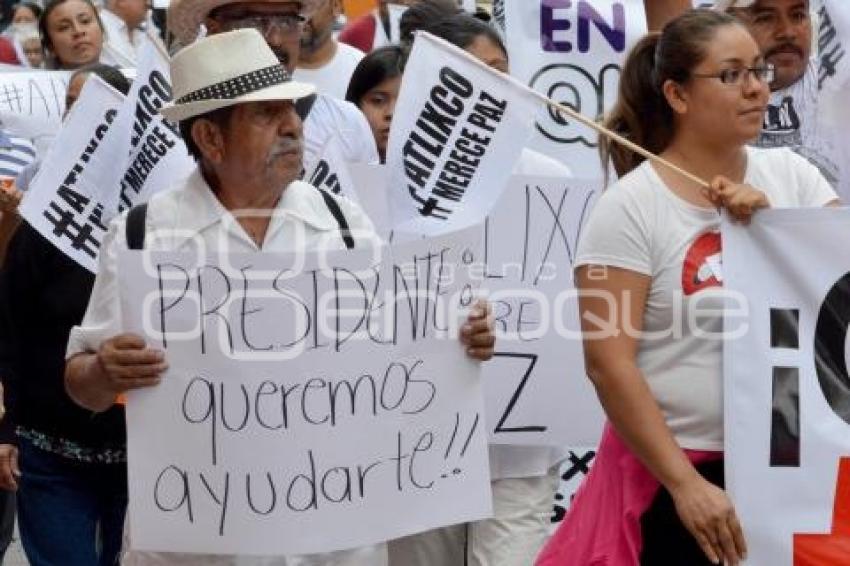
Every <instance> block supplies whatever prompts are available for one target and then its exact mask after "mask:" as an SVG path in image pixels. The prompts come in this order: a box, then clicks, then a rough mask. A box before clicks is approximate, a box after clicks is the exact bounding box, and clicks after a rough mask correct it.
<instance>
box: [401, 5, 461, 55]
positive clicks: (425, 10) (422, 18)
mask: <svg viewBox="0 0 850 566" xmlns="http://www.w3.org/2000/svg"><path fill="white" fill-rule="evenodd" d="M460 12H461V9H460V8H459V7H458V5H457V2H456V0H422V1H421V2H418V3H416V4H414V5H413V6H411V7H410V8H408V9H407V10H405V11H404V13H403V14H402V15H401V20H400V21H399V24H398V27H399V41H401V44H402V45H406V46H408V47H409V46H410V45H411V44H412V43H413V33H414V32H415V31H417V30H420V29H423V28H424V27H426V26H427V25H428V24H430V23H433V22H435V21H438V20H442V19H445V18H449V17H451V16H454V15H455V14H458V13H460Z"/></svg>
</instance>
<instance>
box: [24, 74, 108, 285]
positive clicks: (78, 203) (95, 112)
mask: <svg viewBox="0 0 850 566" xmlns="http://www.w3.org/2000/svg"><path fill="white" fill-rule="evenodd" d="M123 99H124V97H123V95H121V93H119V92H118V91H116V90H114V89H112V88H111V87H110V86H108V85H107V84H106V83H104V82H103V81H101V80H100V78H98V77H91V78H90V79H89V80H88V81H86V84H85V86H83V90H82V92H81V93H80V98H79V100H78V101H77V103H76V104H75V105H74V106H73V108H72V109H71V112H70V114H69V116H68V119H67V121H66V122H65V127H64V128H62V130H61V131H60V133H59V135H58V136H57V137H56V141H55V143H54V144H53V145H52V146H51V149H50V151H49V152H48V153H47V155H46V156H45V157H44V160H43V165H42V167H41V168H40V169H39V171H38V173H37V174H36V176H35V178H34V179H33V180H32V183H31V184H30V188H29V190H28V191H27V192H26V194H25V195H24V199H23V201H22V202H21V206H20V209H19V210H20V213H21V216H22V217H23V218H25V219H26V221H27V222H29V223H30V224H31V225H32V227H33V228H35V229H36V230H38V232H39V233H40V234H41V235H42V236H44V237H45V238H46V239H47V240H49V241H50V242H51V243H52V244H53V245H55V246H56V247H57V248H59V249H60V250H61V251H62V252H63V253H65V254H66V255H67V256H68V257H70V258H71V259H73V260H74V261H76V262H77V263H79V264H80V265H82V266H83V267H85V268H86V269H88V270H89V271H91V272H95V271H96V270H97V255H98V252H99V250H100V243H101V241H102V240H103V237H104V236H105V235H106V230H107V221H106V219H105V217H104V208H103V204H101V203H100V201H99V200H98V199H97V196H96V195H98V194H99V193H100V190H99V188H98V187H97V184H98V182H99V181H101V179H100V178H97V177H95V176H92V175H86V174H85V173H86V170H87V169H88V168H89V167H90V166H91V164H92V162H93V161H94V160H96V159H97V155H98V152H99V151H102V150H103V140H104V138H105V136H106V134H107V132H108V131H109V130H110V129H111V128H112V127H114V123H115V116H116V114H117V113H118V108H119V107H120V105H121V102H122V101H123Z"/></svg>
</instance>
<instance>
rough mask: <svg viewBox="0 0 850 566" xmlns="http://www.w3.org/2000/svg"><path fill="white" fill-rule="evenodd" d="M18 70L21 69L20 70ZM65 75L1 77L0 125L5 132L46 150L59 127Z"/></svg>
mask: <svg viewBox="0 0 850 566" xmlns="http://www.w3.org/2000/svg"><path fill="white" fill-rule="evenodd" d="M19 68H21V67H19ZM69 76H70V72H68V71H33V70H32V69H26V70H24V71H23V72H15V73H8V72H5V71H4V72H2V73H0V123H2V124H3V127H4V129H5V130H6V131H7V132H11V133H13V134H16V135H18V136H22V137H25V138H29V139H31V140H34V141H35V142H36V145H37V146H38V147H39V148H41V147H46V143H39V142H40V140H49V139H51V138H52V137H53V136H55V135H56V133H57V132H58V131H59V128H60V127H61V126H62V115H63V114H64V113H65V91H66V90H67V89H68V77H69Z"/></svg>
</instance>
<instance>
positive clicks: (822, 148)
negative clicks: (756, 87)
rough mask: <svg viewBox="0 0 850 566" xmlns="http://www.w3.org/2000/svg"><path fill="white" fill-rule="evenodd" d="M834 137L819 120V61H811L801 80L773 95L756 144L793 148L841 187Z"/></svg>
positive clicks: (835, 185)
mask: <svg viewBox="0 0 850 566" xmlns="http://www.w3.org/2000/svg"><path fill="white" fill-rule="evenodd" d="M835 135H836V132H829V131H826V129H825V128H824V127H823V126H822V125H821V124H820V123H819V120H818V62H817V59H811V60H810V61H809V65H808V67H807V68H806V72H805V74H804V75H803V77H802V78H801V79H800V80H799V81H797V82H795V83H794V84H792V85H790V86H788V87H786V88H784V89H781V90H776V91H773V92H772V93H771V94H770V101H769V103H768V107H767V111H766V112H765V115H764V125H763V126H762V131H761V134H760V135H759V138H758V140H757V141H756V142H755V144H754V145H756V146H757V147H788V148H791V149H792V150H794V151H795V152H796V153H799V154H800V155H802V156H803V157H805V158H806V159H808V160H809V161H811V162H812V163H813V164H814V165H816V166H817V168H818V169H820V172H821V173H822V174H823V176H824V177H826V179H827V181H829V183H830V184H831V185H832V186H833V187H836V188H838V187H839V186H840V183H841V158H840V156H839V155H840V154H839V153H838V149H839V147H838V146H839V144H837V143H836V142H837V140H836V139H835V138H834V136H835Z"/></svg>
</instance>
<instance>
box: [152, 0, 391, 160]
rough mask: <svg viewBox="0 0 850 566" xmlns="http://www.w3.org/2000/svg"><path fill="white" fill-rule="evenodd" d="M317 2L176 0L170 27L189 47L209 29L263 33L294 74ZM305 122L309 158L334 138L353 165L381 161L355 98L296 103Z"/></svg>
mask: <svg viewBox="0 0 850 566" xmlns="http://www.w3.org/2000/svg"><path fill="white" fill-rule="evenodd" d="M317 6H318V1H317V0H172V2H171V4H170V5H169V8H168V31H169V32H170V33H171V34H172V35H173V36H174V38H175V39H176V41H177V42H178V43H179V44H180V45H184V46H185V45H189V44H190V43H191V42H192V41H194V40H195V39H196V38H197V37H198V35H199V33H201V31H202V30H203V31H204V32H205V33H206V34H207V35H213V34H216V33H221V32H224V31H231V30H235V29H244V28H253V29H256V30H257V31H259V32H260V33H261V34H262V35H263V37H264V38H265V39H266V41H267V42H268V44H269V46H270V47H271V48H272V51H274V53H275V55H276V56H277V58H278V60H279V61H280V64H281V65H283V66H284V67H285V68H286V71H287V72H288V73H290V74H291V73H293V72H294V71H295V67H296V65H297V63H298V55H299V53H300V49H301V33H302V31H303V29H304V23H305V22H306V20H307V17H309V16H310V14H312V13H313V12H314V11H315V9H316V7H317ZM296 110H297V111H298V115H299V116H300V117H301V119H302V120H303V122H304V161H305V163H306V164H308V165H309V164H310V163H314V162H315V161H316V160H318V159H319V158H320V157H321V156H322V153H323V151H324V149H325V147H326V145H327V144H328V142H329V141H330V140H331V139H332V138H336V141H337V142H338V147H339V149H340V153H341V157H342V158H343V159H345V161H348V162H352V163H378V162H379V158H378V150H377V147H376V146H375V139H374V136H373V135H372V130H371V129H370V128H369V124H368V122H367V121H366V118H365V117H364V116H363V114H362V113H361V112H360V110H358V109H357V107H356V106H354V105H353V104H351V103H350V102H346V101H344V100H339V99H336V98H333V97H332V96H328V95H327V94H325V93H321V92H320V93H316V94H315V95H311V96H307V97H304V98H302V99H301V100H300V101H299V102H298V104H297V105H296Z"/></svg>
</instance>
